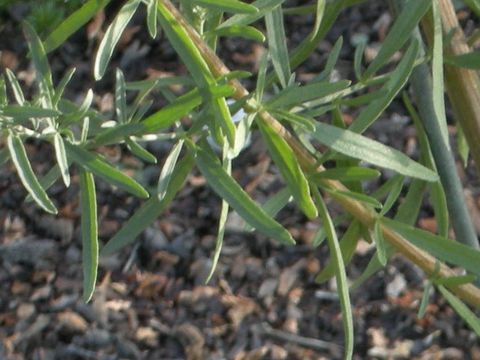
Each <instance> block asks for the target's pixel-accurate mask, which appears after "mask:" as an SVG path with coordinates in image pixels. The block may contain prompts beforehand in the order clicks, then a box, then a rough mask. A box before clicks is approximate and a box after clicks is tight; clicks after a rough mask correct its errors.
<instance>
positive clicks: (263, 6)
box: [217, 0, 285, 29]
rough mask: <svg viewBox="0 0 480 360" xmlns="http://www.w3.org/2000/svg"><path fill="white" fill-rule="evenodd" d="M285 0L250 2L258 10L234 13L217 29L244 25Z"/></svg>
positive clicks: (262, 15)
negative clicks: (247, 12)
mask: <svg viewBox="0 0 480 360" xmlns="http://www.w3.org/2000/svg"><path fill="white" fill-rule="evenodd" d="M284 1H285V0H257V1H254V2H253V3H252V5H253V6H255V7H256V8H257V9H258V11H257V12H255V13H251V14H236V15H234V16H232V17H231V18H229V19H227V20H226V21H224V22H223V23H222V24H220V25H219V26H218V27H217V29H221V28H224V27H229V26H233V25H238V26H246V25H249V24H251V23H253V22H255V21H257V20H258V19H261V18H263V17H264V16H265V15H266V14H268V13H270V12H271V11H272V10H273V9H274V8H275V7H277V6H279V5H280V4H282V3H283V2H284Z"/></svg>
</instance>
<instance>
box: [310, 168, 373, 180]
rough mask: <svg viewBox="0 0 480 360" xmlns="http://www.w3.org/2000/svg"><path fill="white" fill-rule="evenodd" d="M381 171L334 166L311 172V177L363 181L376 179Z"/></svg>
mask: <svg viewBox="0 0 480 360" xmlns="http://www.w3.org/2000/svg"><path fill="white" fill-rule="evenodd" d="M380 175H381V173H380V171H378V170H375V169H370V168H365V167H360V166H350V167H336V168H333V169H327V170H324V171H321V172H318V173H315V174H313V175H312V176H311V177H312V179H316V180H320V179H332V180H340V181H343V182H349V181H365V180H372V179H377V178H378V177H380Z"/></svg>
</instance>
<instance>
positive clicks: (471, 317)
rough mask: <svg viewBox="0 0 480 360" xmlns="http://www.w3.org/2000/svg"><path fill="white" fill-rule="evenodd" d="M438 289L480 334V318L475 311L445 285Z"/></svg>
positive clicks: (478, 334) (479, 334)
mask: <svg viewBox="0 0 480 360" xmlns="http://www.w3.org/2000/svg"><path fill="white" fill-rule="evenodd" d="M438 290H440V292H441V293H442V295H443V296H444V297H445V299H447V301H448V302H449V304H450V305H451V306H452V307H453V308H454V309H455V311H456V312H457V314H458V315H460V316H461V317H462V318H463V319H464V320H465V322H466V323H467V324H468V325H469V326H470V328H471V329H472V330H473V331H475V333H476V334H477V336H480V319H479V318H478V317H477V316H476V315H475V313H474V312H473V311H472V310H470V309H469V308H468V307H467V305H465V304H464V303H463V302H462V301H461V300H460V299H459V298H457V297H456V296H455V295H453V294H452V293H451V292H450V291H448V290H447V289H445V287H443V286H439V287H438Z"/></svg>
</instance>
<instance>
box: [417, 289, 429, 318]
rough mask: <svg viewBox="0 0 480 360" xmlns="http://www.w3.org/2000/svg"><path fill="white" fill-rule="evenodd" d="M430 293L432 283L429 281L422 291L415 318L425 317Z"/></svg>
mask: <svg viewBox="0 0 480 360" xmlns="http://www.w3.org/2000/svg"><path fill="white" fill-rule="evenodd" d="M431 291H432V283H431V281H427V284H426V285H425V287H424V289H423V294H422V300H421V301H420V306H419V307H418V313H417V316H418V318H420V319H421V318H423V317H424V316H425V313H426V312H427V305H428V300H429V299H430V292H431Z"/></svg>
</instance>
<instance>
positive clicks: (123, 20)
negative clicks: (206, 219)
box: [93, 0, 141, 80]
mask: <svg viewBox="0 0 480 360" xmlns="http://www.w3.org/2000/svg"><path fill="white" fill-rule="evenodd" d="M140 2H141V0H129V1H128V2H127V3H126V4H125V5H123V6H122V8H121V9H120V11H119V12H118V14H117V16H116V17H115V19H114V20H113V22H112V23H111V24H110V26H109V27H108V29H107V31H106V32H105V35H104V36H103V39H102V41H101V42H100V46H99V47H98V52H97V55H96V57H95V64H94V69H93V73H94V76H95V80H100V79H101V78H102V77H103V75H105V71H106V70H107V65H108V62H109V61H110V58H111V57H112V54H113V49H115V46H116V45H117V43H118V40H120V36H121V35H122V33H123V31H124V30H125V28H126V27H127V24H128V23H129V22H130V20H131V18H132V17H133V15H134V14H135V11H136V10H137V8H138V5H139V4H140Z"/></svg>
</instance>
